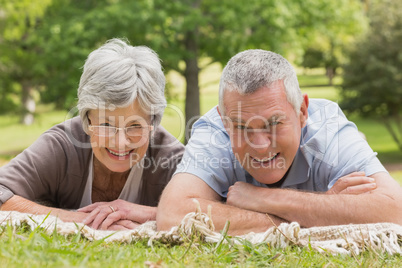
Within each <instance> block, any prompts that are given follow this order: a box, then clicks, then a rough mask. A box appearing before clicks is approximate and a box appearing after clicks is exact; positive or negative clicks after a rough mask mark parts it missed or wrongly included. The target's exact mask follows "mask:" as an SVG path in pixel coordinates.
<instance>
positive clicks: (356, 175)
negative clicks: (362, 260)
mask: <svg viewBox="0 0 402 268" xmlns="http://www.w3.org/2000/svg"><path fill="white" fill-rule="evenodd" d="M164 88H165V78H164V74H163V71H162V68H161V64H160V60H159V58H158V56H157V55H156V54H155V52H153V51H152V50H151V49H149V48H147V47H141V46H138V47H134V46H130V45H129V44H127V43H126V42H125V41H123V40H120V39H112V40H109V41H108V42H106V43H105V44H104V45H103V46H101V47H100V48H98V49H96V50H95V51H93V52H92V53H91V54H90V55H89V56H88V58H87V60H86V62H85V65H84V68H83V74H82V76H81V79H80V84H79V87H78V110H79V116H77V117H74V118H72V119H69V120H66V121H65V122H63V123H61V124H58V125H56V126H54V127H52V128H51V129H49V130H48V131H46V132H45V133H43V134H42V135H41V136H40V137H39V139H38V140H37V141H36V142H34V143H33V144H32V145H31V146H30V147H29V148H27V149H26V150H24V151H23V152H22V153H21V154H19V155H18V156H17V157H15V158H14V159H12V160H11V161H10V162H9V163H8V164H7V165H5V166H4V167H2V168H0V205H1V207H0V209H1V210H3V211H20V212H26V213H32V214H49V213H50V214H51V215H55V216H58V217H59V218H60V219H62V220H63V221H73V222H82V223H85V224H87V225H89V226H91V227H93V228H97V229H110V230H123V229H132V228H135V227H136V226H137V225H139V224H142V223H144V222H146V221H150V220H156V221H157V226H158V229H159V230H167V229H169V228H171V227H172V226H174V225H177V224H179V223H180V221H181V219H182V218H183V216H184V215H185V214H187V213H189V212H192V211H194V209H195V208H194V203H193V202H192V199H194V198H195V199H197V200H198V201H199V203H200V204H201V208H202V210H203V211H206V210H207V206H208V205H211V206H212V220H213V221H214V224H215V226H216V227H217V229H223V227H224V224H225V222H226V221H228V220H229V221H230V223H231V224H230V230H229V232H230V233H231V234H243V233H247V232H251V231H254V232H259V231H265V230H266V229H267V228H269V227H271V226H272V225H273V224H280V223H281V222H291V221H297V222H299V223H300V225H302V226H304V227H311V226H322V225H334V224H349V223H372V222H394V223H398V224H402V190H401V187H400V186H399V184H398V183H397V182H396V181H395V180H394V179H393V178H392V177H391V176H390V175H389V173H388V172H387V171H386V169H385V168H384V167H383V165H382V164H381V163H380V161H379V160H378V159H377V157H376V153H374V152H373V150H372V149H371V148H370V147H369V145H368V144H367V142H366V141H365V140H364V139H363V138H362V137H361V136H360V135H359V133H358V130H357V128H356V126H355V125H354V124H353V123H352V122H350V121H348V120H347V119H346V117H345V116H344V114H343V113H342V111H341V110H340V109H339V107H338V106H337V105H336V104H335V103H333V102H330V101H327V100H322V99H310V100H309V98H308V97H307V95H303V94H302V93H301V91H300V88H299V85H298V81H297V77H296V74H295V71H294V69H293V68H292V66H291V65H290V64H289V62H288V61H286V60H285V59H284V58H283V57H281V56H280V55H278V54H275V53H273V52H269V51H264V50H246V51H244V52H241V53H239V54H237V55H235V56H234V57H233V58H232V59H230V61H229V62H228V64H227V65H226V67H225V68H224V70H223V73H222V77H221V81H220V85H219V105H218V106H216V107H214V108H213V109H211V110H210V111H209V112H207V113H206V114H205V115H204V116H202V117H201V118H200V119H199V120H198V121H197V122H196V123H195V124H194V125H193V129H192V135H191V138H190V140H189V143H188V144H187V146H186V147H185V148H184V146H183V145H182V144H180V143H179V142H178V141H177V140H176V139H175V138H174V137H173V136H172V135H171V134H169V133H168V132H167V131H166V130H165V129H164V128H163V127H161V126H160V125H159V124H160V121H161V118H162V115H163V111H164V108H165V107H166V100H165V97H164Z"/></svg>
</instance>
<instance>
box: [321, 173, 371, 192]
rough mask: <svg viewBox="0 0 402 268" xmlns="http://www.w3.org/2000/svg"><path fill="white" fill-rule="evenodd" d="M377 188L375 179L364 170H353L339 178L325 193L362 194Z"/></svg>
mask: <svg viewBox="0 0 402 268" xmlns="http://www.w3.org/2000/svg"><path fill="white" fill-rule="evenodd" d="M376 188H377V184H376V183H375V180H374V179H373V178H370V177H366V176H365V173H364V172H353V173H350V174H348V175H346V176H343V177H341V178H339V179H338V180H337V181H336V182H335V184H334V185H333V186H332V188H331V189H329V190H328V191H327V192H326V194H363V193H369V192H371V191H372V190H375V189H376Z"/></svg>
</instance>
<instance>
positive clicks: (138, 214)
mask: <svg viewBox="0 0 402 268" xmlns="http://www.w3.org/2000/svg"><path fill="white" fill-rule="evenodd" d="M164 88H165V77H164V74H163V72H162V69H161V64H160V60H159V58H158V56H157V55H156V54H155V53H154V52H153V51H152V50H151V49H149V48H147V47H133V46H130V45H128V44H126V43H125V42H124V41H122V40H120V39H112V40H110V41H108V42H107V43H106V44H104V45H103V46H102V47H100V48H99V49H97V50H95V51H93V52H92V53H91V54H90V55H89V56H88V59H87V60H86V62H85V65H84V69H83V74H82V76H81V80H80V84H79V88H78V110H79V114H80V116H79V117H78V116H77V117H74V118H72V119H69V120H66V121H65V122H63V123H61V124H59V125H56V126H54V127H52V128H51V129H49V130H48V131H46V132H45V133H44V134H42V135H41V136H40V138H39V139H38V140H37V141H36V142H35V143H33V144H32V145H31V146H30V147H29V148H27V149H26V150H25V151H23V152H22V153H21V154H19V155H18V156H17V157H15V158H14V159H12V160H11V161H10V163H8V164H7V165H6V166H4V167H2V168H0V205H1V207H0V209H1V210H8V211H20V212H26V213H33V214H48V213H50V214H51V215H56V216H58V217H59V218H60V219H62V220H64V221H74V222H83V223H86V224H88V225H90V226H92V227H93V228H101V229H112V230H119V229H124V228H134V227H135V226H137V225H138V224H141V223H144V222H145V221H148V220H155V217H156V206H157V203H158V200H159V196H160V195H161V193H162V190H163V188H164V187H165V185H166V184H167V183H168V181H169V180H170V178H171V176H172V174H173V172H174V171H175V169H176V165H177V164H178V162H179V161H180V160H181V157H182V154H183V151H184V147H183V145H182V144H180V142H178V141H177V140H176V139H175V138H174V137H173V136H172V135H170V134H169V133H168V132H167V131H166V130H165V129H163V128H162V127H161V126H159V123H160V121H161V117H162V114H163V111H164V109H165V107H166V100H165V97H164ZM43 204H46V205H48V206H46V205H43ZM49 204H52V205H49ZM77 209H78V210H77Z"/></svg>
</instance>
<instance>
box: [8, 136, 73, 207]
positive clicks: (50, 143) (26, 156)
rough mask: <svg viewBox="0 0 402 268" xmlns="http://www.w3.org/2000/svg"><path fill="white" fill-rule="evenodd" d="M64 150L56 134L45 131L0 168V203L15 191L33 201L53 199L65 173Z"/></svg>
mask: <svg viewBox="0 0 402 268" xmlns="http://www.w3.org/2000/svg"><path fill="white" fill-rule="evenodd" d="M65 162H66V153H65V150H64V148H63V145H62V144H61V142H60V137H58V133H55V132H52V131H47V132H45V133H44V134H42V135H41V136H40V137H39V138H38V140H36V141H35V142H34V143H33V144H32V145H31V146H30V147H29V148H27V149H26V150H24V151H23V152H22V153H20V154H19V155H18V156H16V157H15V158H14V159H12V160H11V161H10V162H9V163H8V164H7V165H5V166H4V167H1V168H0V205H2V204H3V203H4V202H6V201H7V200H8V199H10V198H11V197H12V196H13V195H14V194H15V195H19V196H22V197H24V198H27V199H29V200H32V201H35V200H37V199H43V200H49V201H52V202H56V200H55V196H56V191H57V190H56V188H57V185H58V183H59V180H60V178H61V176H62V174H65V172H66V171H65V169H66V168H65V167H66V164H65Z"/></svg>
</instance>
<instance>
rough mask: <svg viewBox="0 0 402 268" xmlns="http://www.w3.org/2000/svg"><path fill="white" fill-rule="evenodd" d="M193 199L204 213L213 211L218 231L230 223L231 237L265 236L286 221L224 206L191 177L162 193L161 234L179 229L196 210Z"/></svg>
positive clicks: (171, 184) (178, 176)
mask: <svg viewBox="0 0 402 268" xmlns="http://www.w3.org/2000/svg"><path fill="white" fill-rule="evenodd" d="M192 199H197V200H198V202H199V203H200V206H201V211H202V212H204V213H207V209H208V205H211V208H212V220H213V223H214V225H215V228H216V230H217V231H219V230H222V229H223V228H224V226H225V224H226V222H227V221H229V222H230V228H229V234H231V235H236V234H244V233H248V232H252V231H253V232H263V231H266V230H267V229H268V228H269V227H272V226H273V225H274V224H275V225H279V224H280V223H281V222H282V220H280V219H278V218H277V217H274V216H270V215H267V214H266V213H259V212H255V211H249V210H244V209H240V208H237V207H233V206H230V205H227V204H224V203H222V198H221V196H220V195H218V194H217V193H216V192H215V191H214V190H213V189H212V188H211V187H210V186H208V185H207V184H206V183H205V182H204V181H203V180H201V179H200V178H198V177H197V176H195V175H192V174H189V173H178V174H176V175H174V176H173V178H172V180H171V181H170V182H169V184H168V185H167V187H166V188H165V190H164V191H163V193H162V197H161V200H160V202H159V205H158V211H157V216H156V222H157V227H158V230H168V229H169V228H171V227H173V226H176V225H179V224H180V222H181V220H182V219H183V217H184V216H185V215H186V214H187V213H190V212H194V211H195V210H196V205H195V204H194V202H193V201H192Z"/></svg>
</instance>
